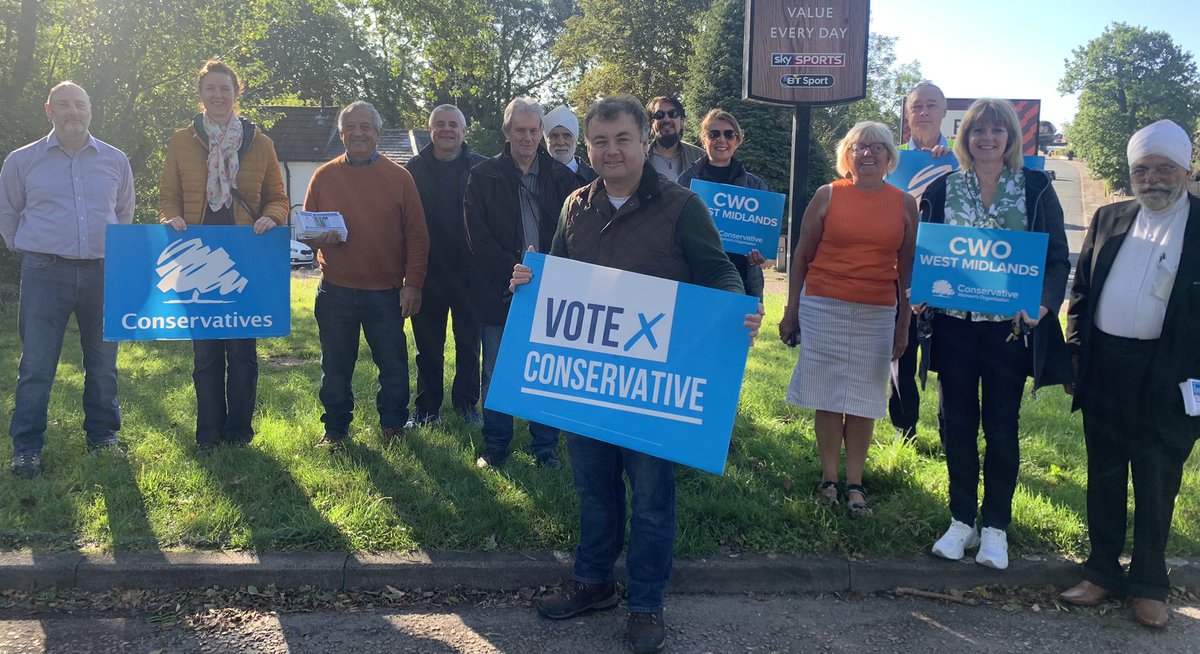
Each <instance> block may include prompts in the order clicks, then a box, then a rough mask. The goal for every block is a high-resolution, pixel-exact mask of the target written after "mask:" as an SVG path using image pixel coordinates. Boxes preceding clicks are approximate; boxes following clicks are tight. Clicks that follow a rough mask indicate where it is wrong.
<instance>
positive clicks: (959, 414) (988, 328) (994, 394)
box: [933, 314, 1032, 529]
mask: <svg viewBox="0 0 1200 654" xmlns="http://www.w3.org/2000/svg"><path fill="white" fill-rule="evenodd" d="M933 333H934V336H933V348H934V351H933V357H934V359H933V361H934V364H935V365H936V366H937V371H938V381H939V383H940V384H941V388H942V399H943V402H944V404H943V407H942V410H943V411H944V415H945V431H944V436H945V443H944V447H945V449H946V470H947V472H948V473H949V477H950V514H951V515H952V516H953V517H954V519H955V520H958V521H959V522H963V523H966V524H968V525H973V524H975V516H976V511H977V510H978V511H979V514H980V518H981V526H983V527H992V528H995V529H1007V528H1008V525H1009V523H1010V522H1012V498H1013V493H1014V492H1015V491H1016V488H1017V470H1018V467H1019V465H1020V446H1019V443H1018V440H1017V429H1018V422H1019V418H1020V412H1021V395H1022V394H1023V393H1024V391H1025V378H1026V376H1028V374H1029V373H1030V369H1031V368H1032V355H1031V354H1030V352H1029V350H1028V349H1026V347H1025V344H1024V342H1022V340H1021V339H1017V340H1015V341H1006V339H1007V338H1008V335H1009V334H1010V333H1012V323H1010V322H1008V321H1004V322H972V321H970V320H964V319H961V318H954V317H951V316H947V315H944V314H938V315H937V316H936V317H935V318H934V331H933ZM981 391H982V393H981ZM981 424H982V426H983V438H984V441H985V442H986V443H987V449H986V451H985V452H984V455H983V503H982V506H981V507H980V505H979V503H978V500H977V498H978V489H979V427H980V425H981Z"/></svg>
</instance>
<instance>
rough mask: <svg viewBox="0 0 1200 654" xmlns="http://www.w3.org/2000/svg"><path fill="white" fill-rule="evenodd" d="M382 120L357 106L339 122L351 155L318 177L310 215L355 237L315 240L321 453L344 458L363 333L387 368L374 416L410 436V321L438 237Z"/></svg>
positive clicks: (393, 435)
mask: <svg viewBox="0 0 1200 654" xmlns="http://www.w3.org/2000/svg"><path fill="white" fill-rule="evenodd" d="M382 130H383V119H382V118H381V117H380V116H379V112H378V111H376V110H375V107H373V106H371V105H370V104H368V103H366V102H362V101H359V102H354V103H352V104H350V105H349V106H347V107H346V108H345V109H342V111H341V113H339V114H338V135H339V136H340V137H341V139H342V144H343V145H345V146H346V153H345V154H344V155H342V156H340V157H338V158H336V159H334V160H333V161H330V162H328V163H326V164H325V165H323V166H321V167H320V168H318V169H317V172H316V173H314V174H313V177H312V181H310V182H309V184H308V195H307V197H305V199H304V208H305V210H307V211H337V212H340V213H341V214H342V218H343V219H344V220H345V222H346V231H347V232H348V234H349V235H348V237H347V238H346V241H345V242H338V237H337V235H336V234H332V233H330V234H326V235H324V236H322V237H320V238H318V239H315V240H313V241H309V245H311V246H312V247H313V248H314V249H316V250H317V261H318V262H319V263H320V265H321V274H322V280H321V286H320V288H318V290H317V301H316V307H315V309H314V312H313V313H314V314H315V315H316V319H317V329H318V331H319V333H320V338H321V394H320V397H321V404H322V406H324V408H325V413H324V414H323V415H322V416H321V422H323V423H325V436H324V437H323V438H322V439H321V442H320V443H318V447H327V448H330V449H341V448H342V447H343V444H344V443H345V440H346V438H347V436H348V434H349V431H350V420H351V418H352V417H353V409H354V393H353V390H352V389H351V379H352V378H353V376H354V364H355V362H356V361H357V359H358V343H359V340H358V335H359V330H360V329H361V330H362V333H363V335H364V336H366V338H367V345H369V346H370V348H371V358H373V359H374V360H375V365H376V366H378V368H379V392H378V393H377V394H376V395H375V407H376V409H378V411H379V424H380V426H381V427H382V429H383V435H384V437H385V438H386V439H388V440H391V441H396V440H399V439H400V438H401V437H402V436H403V434H404V423H405V422H407V421H408V399H409V388H408V347H407V343H406V341H405V336H404V319H405V318H408V317H409V316H412V315H414V314H416V313H417V312H418V311H419V310H420V309H421V286H422V285H423V284H424V283H425V270H426V260H427V257H428V252H429V236H428V232H427V228H426V225H425V212H424V211H423V210H422V209H421V197H420V195H419V193H418V192H417V186H416V183H415V182H413V178H412V175H410V174H408V171H406V170H405V169H404V168H403V167H402V166H400V165H399V164H396V163H394V162H392V161H391V160H390V159H388V158H387V157H385V156H383V155H382V154H380V153H379V151H378V150H377V149H376V147H377V146H378V145H379V136H380V133H381V132H382Z"/></svg>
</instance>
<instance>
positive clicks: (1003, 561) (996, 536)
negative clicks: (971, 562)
mask: <svg viewBox="0 0 1200 654" xmlns="http://www.w3.org/2000/svg"><path fill="white" fill-rule="evenodd" d="M975 562H976V563H978V564H979V565H986V566H987V567H989V568H995V569H997V570H1004V569H1007V568H1008V534H1006V533H1004V530H1003V529H995V528H993V527H984V528H983V533H982V534H981V535H980V537H979V553H978V554H976V555H975Z"/></svg>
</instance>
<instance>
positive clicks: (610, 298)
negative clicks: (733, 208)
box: [487, 253, 758, 474]
mask: <svg viewBox="0 0 1200 654" xmlns="http://www.w3.org/2000/svg"><path fill="white" fill-rule="evenodd" d="M525 265H527V266H529V267H530V268H532V269H533V281H532V282H531V283H530V284H528V285H526V286H522V287H520V288H518V289H517V292H516V294H515V295H514V296H513V302H512V307H511V308H510V309H509V313H508V322H507V323H506V324H505V327H504V338H503V340H502V341H501V343H500V353H499V356H498V357H497V360H496V372H495V374H494V376H493V377H492V383H491V387H490V388H489V390H488V396H487V408H489V409H492V410H494V411H500V412H502V413H508V414H511V415H515V416H520V417H522V418H527V419H529V420H534V421H536V422H540V423H543V424H547V425H552V426H554V427H558V428H560V429H564V430H567V431H570V432H573V433H576V434H582V435H583V436H588V437H590V438H595V439H598V440H602V441H605V442H608V443H613V444H615V445H620V446H621V447H627V448H630V449H633V450H637V451H639V452H645V453H647V454H651V455H654V456H657V457H660V458H663V459H668V460H671V461H675V462H678V463H682V464H685V465H689V466H692V467H695V468H699V469H701V470H707V471H709V472H713V473H716V474H722V473H723V472H724V470H725V457H726V455H727V454H728V453H729V436H730V433H731V432H732V431H733V419H734V415H735V414H736V413H737V403H738V394H739V393H740V392H741V387H742V375H743V374H744V373H745V370H746V355H747V354H748V353H749V349H750V338H749V336H748V335H747V332H746V328H745V327H743V326H742V321H743V320H744V319H745V316H746V314H748V313H754V312H755V311H757V310H758V299H757V298H753V297H750V296H746V295H741V294H737V293H728V292H725V291H717V290H713V289H709V288H703V287H700V286H693V285H691V284H680V283H678V282H673V281H670V280H666V279H661V278H659V277H651V276H649V275H640V274H637V273H630V272H625V271H622V270H616V269H613V268H605V267H602V266H594V265H591V264H587V263H581V262H578V261H571V260H569V259H561V258H558V257H550V256H546V255H544V254H536V253H529V254H526V255H525Z"/></svg>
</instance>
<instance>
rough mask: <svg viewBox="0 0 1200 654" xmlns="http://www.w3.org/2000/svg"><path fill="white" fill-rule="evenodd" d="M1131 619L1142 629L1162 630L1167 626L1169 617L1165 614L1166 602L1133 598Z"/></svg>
mask: <svg viewBox="0 0 1200 654" xmlns="http://www.w3.org/2000/svg"><path fill="white" fill-rule="evenodd" d="M1133 619H1134V620H1137V621H1138V624H1140V625H1142V626H1144V627H1150V628H1152V629H1162V628H1164V627H1166V626H1167V621H1168V620H1170V619H1171V615H1170V614H1169V613H1167V603H1166V602H1160V601H1159V600H1153V599H1146V598H1144V597H1135V598H1133Z"/></svg>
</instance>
